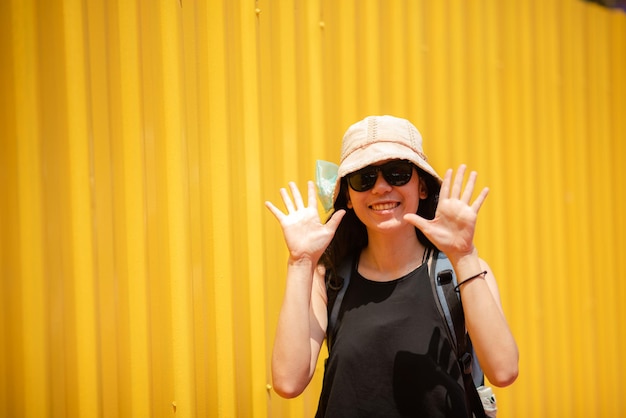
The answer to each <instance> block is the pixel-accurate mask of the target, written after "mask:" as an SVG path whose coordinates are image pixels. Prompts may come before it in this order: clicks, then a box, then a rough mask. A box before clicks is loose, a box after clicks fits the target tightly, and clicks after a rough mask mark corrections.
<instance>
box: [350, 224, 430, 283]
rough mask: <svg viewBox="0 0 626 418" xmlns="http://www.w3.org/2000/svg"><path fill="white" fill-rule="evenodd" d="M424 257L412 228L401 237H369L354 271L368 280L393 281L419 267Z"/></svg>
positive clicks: (421, 247)
mask: <svg viewBox="0 0 626 418" xmlns="http://www.w3.org/2000/svg"><path fill="white" fill-rule="evenodd" d="M424 253H425V247H424V246H423V245H422V244H421V243H420V242H419V240H418V239H417V235H416V234H415V229H414V228H411V229H410V231H409V232H405V233H403V234H401V235H398V234H397V233H394V234H369V235H368V244H367V247H365V248H364V249H363V252H362V253H361V257H360V258H359V266H358V270H359V273H360V274H361V275H362V276H363V277H367V278H368V279H370V280H374V281H389V280H395V279H397V278H400V277H402V276H405V275H406V274H408V273H410V272H411V271H413V270H415V269H416V268H417V267H419V266H420V265H421V264H422V262H423V260H424Z"/></svg>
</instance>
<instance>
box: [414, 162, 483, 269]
mask: <svg viewBox="0 0 626 418" xmlns="http://www.w3.org/2000/svg"><path fill="white" fill-rule="evenodd" d="M465 169H466V166H465V165H461V166H460V167H459V169H458V170H457V172H456V175H455V176H454V182H453V181H452V169H449V170H448V171H447V172H446V175H445V176H444V179H443V183H442V184H441V191H440V192H439V203H438V205H437V211H436V213H435V217H434V218H433V219H432V220H428V219H424V218H422V217H421V216H419V215H415V214H406V215H404V219H405V220H407V221H408V222H410V223H412V224H413V225H415V226H416V227H417V228H418V229H420V230H421V231H422V232H423V233H424V235H426V237H427V238H428V239H429V240H430V241H431V242H432V243H433V244H435V245H436V246H437V248H439V249H440V250H441V251H443V252H444V253H445V254H446V255H447V256H448V258H450V259H451V260H453V259H455V258H457V259H458V258H460V257H462V256H464V255H469V254H471V253H472V252H473V251H474V242H473V241H474V231H475V229H476V220H477V218H478V211H479V210H480V207H481V206H482V204H483V202H484V201H485V199H486V197H487V194H488V193H489V189H488V188H486V187H485V188H484V189H482V190H481V192H480V194H479V195H478V197H476V199H475V200H474V201H473V202H471V199H472V194H473V193H474V186H475V185H476V177H477V176H478V175H477V173H476V172H475V171H472V172H471V173H470V174H469V177H468V179H467V183H466V184H465V188H463V179H464V177H465Z"/></svg>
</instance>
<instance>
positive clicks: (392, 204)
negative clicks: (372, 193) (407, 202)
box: [370, 202, 400, 210]
mask: <svg viewBox="0 0 626 418" xmlns="http://www.w3.org/2000/svg"><path fill="white" fill-rule="evenodd" d="M399 205H400V204H399V203H398V202H387V203H376V204H374V205H372V206H370V207H371V208H372V209H374V210H390V209H393V208H396V207H398V206H399Z"/></svg>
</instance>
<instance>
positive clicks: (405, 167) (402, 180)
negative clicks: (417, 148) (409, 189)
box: [382, 161, 413, 186]
mask: <svg viewBox="0 0 626 418" xmlns="http://www.w3.org/2000/svg"><path fill="white" fill-rule="evenodd" d="M382 172H383V177H385V180H386V181H387V183H389V184H390V185H392V186H402V185H405V184H407V183H408V182H409V180H411V175H412V174H413V166H412V165H411V163H408V162H405V161H398V162H393V163H389V165H388V166H386V167H384V168H382Z"/></svg>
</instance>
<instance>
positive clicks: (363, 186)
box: [348, 161, 413, 192]
mask: <svg viewBox="0 0 626 418" xmlns="http://www.w3.org/2000/svg"><path fill="white" fill-rule="evenodd" d="M379 171H381V172H382V173H383V177H384V179H385V181H386V182H387V183H389V184H390V185H391V186H403V185H405V184H407V183H408V182H409V180H411V176H412V175H413V165H412V164H411V163H410V162H408V161H392V162H389V163H387V164H383V165H380V166H370V167H365V168H363V169H361V170H359V171H357V172H355V173H352V174H349V175H348V184H349V185H350V187H351V188H352V189H353V190H354V191H357V192H364V191H367V190H369V189H371V188H372V187H374V185H375V184H376V180H377V179H378V172H379Z"/></svg>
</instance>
